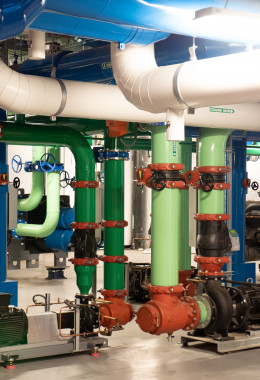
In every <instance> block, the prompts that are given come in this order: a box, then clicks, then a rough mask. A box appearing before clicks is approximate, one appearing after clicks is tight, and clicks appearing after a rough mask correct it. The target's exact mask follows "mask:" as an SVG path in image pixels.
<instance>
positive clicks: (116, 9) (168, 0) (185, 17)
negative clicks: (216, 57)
mask: <svg viewBox="0 0 260 380" xmlns="http://www.w3.org/2000/svg"><path fill="white" fill-rule="evenodd" d="M226 6H227V8H230V9H236V10H243V11H249V12H256V13H260V2H259V1H255V0H237V1H232V0H230V1H228V2H227V1H226V0H211V1H210V0H199V1H196V0H187V1H183V0H146V1H140V0H127V1H122V0H99V1H97V0H77V1H75V0H63V1H57V0H46V2H45V9H47V10H49V11H53V12H57V13H60V14H63V15H73V16H77V17H83V18H89V19H94V20H100V21H105V22H111V23H115V24H121V25H128V26H138V27H140V28H148V29H153V30H160V31H164V32H168V33H177V34H183V35H190V36H198V37H202V38H207V37H208V36H209V35H208V34H207V35H201V34H198V33H197V30H196V25H194V23H193V22H192V19H193V18H194V12H195V11H196V10H199V9H202V8H207V7H221V8H225V7H226ZM209 32H210V31H207V32H204V33H209ZM201 33H203V32H201ZM216 38H217V36H216Z"/></svg>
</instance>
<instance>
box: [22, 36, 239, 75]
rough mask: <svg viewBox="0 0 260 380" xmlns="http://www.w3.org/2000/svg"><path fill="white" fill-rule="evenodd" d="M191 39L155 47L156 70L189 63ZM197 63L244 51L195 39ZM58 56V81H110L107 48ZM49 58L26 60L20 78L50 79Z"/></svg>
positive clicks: (174, 39) (171, 40)
mask: <svg viewBox="0 0 260 380" xmlns="http://www.w3.org/2000/svg"><path fill="white" fill-rule="evenodd" d="M192 43H193V41H192V38H191V37H187V36H180V35H171V36H170V37H168V38H167V39H166V40H163V41H160V42H157V43H155V58H156V61H157V64H158V65H159V66H165V65H171V64H177V63H181V62H185V61H188V60H189V47H190V46H192ZM196 45H197V46H198V48H197V50H196V54H197V57H198V59H204V58H210V57H216V56H219V55H225V54H232V53H238V52H241V51H244V50H245V49H246V47H245V46H234V45H233V46H230V45H229V44H228V43H225V42H216V41H210V40H204V39H196ZM60 54H61V53H59V54H58V55H57V56H56V57H58V59H56V57H54V65H55V66H56V67H57V71H56V76H57V78H61V79H71V80H79V81H84V82H106V81H110V80H112V79H113V72H112V68H111V63H110V46H109V44H108V45H106V46H102V47H98V48H94V49H88V50H84V51H82V52H79V53H69V52H67V54H65V53H64V52H62V54H63V56H60ZM51 70H52V58H51V57H48V58H46V59H45V60H42V61H31V60H27V61H25V62H23V63H22V64H21V65H20V68H19V71H20V72H22V73H24V74H31V75H41V76H45V77H50V75H51Z"/></svg>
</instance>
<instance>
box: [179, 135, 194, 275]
mask: <svg viewBox="0 0 260 380" xmlns="http://www.w3.org/2000/svg"><path fill="white" fill-rule="evenodd" d="M176 144H177V145H179V147H180V161H179V162H180V163H182V164H184V171H183V172H185V171H186V170H191V158H192V139H191V138H186V140H185V142H184V143H182V142H180V143H178V142H177V143H176ZM180 202H181V212H180V215H179V223H180V232H181V234H180V235H179V236H178V239H180V250H179V269H180V270H190V269H191V248H190V246H189V190H181V191H180Z"/></svg>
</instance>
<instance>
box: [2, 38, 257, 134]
mask: <svg viewBox="0 0 260 380" xmlns="http://www.w3.org/2000/svg"><path fill="white" fill-rule="evenodd" d="M114 48H115V49H116V47H115V46H114V45H113V47H112V49H114ZM143 49H145V51H147V50H149V49H151V47H149V46H148V47H145V48H142V49H141V48H140V49H138V48H133V47H131V46H130V47H129V48H128V47H127V48H126V50H125V52H127V54H128V52H129V51H131V56H132V58H134V57H133V55H132V53H133V51H136V54H137V53H138V51H139V52H141V51H143ZM115 53H116V57H114V64H115V65H116V67H115V68H114V70H115V71H116V72H117V76H118V77H120V80H119V79H118V82H119V86H120V87H121V88H122V89H123V91H124V92H125V94H126V96H130V97H131V99H132V96H131V95H130V93H131V91H132V90H131V89H132V86H133V87H134V88H135V89H136V86H135V84H134V83H133V80H132V78H131V76H130V71H131V68H129V64H128V63H127V62H125V59H124V63H126V64H127V66H126V69H125V73H124V75H121V74H123V67H122V65H121V64H122V60H121V59H122V58H123V57H124V56H122V55H121V53H123V52H122V51H119V50H116V51H115ZM118 54H120V60H118V59H117V57H118V56H117V55H118ZM149 56H150V57H151V59H153V61H154V57H153V55H152V54H151V52H150V55H149ZM240 58H241V59H242V58H243V59H242V60H243V64H241V65H240ZM115 59H116V63H115ZM143 59H145V55H144V54H143ZM229 59H231V60H232V62H233V64H234V67H232V66H231V65H230V68H229V75H228V74H227V72H226V71H225V70H226V69H225V70H224V71H223V73H222V71H221V70H220V69H218V68H216V74H215V71H214V70H213V66H214V65H213V64H212V62H215V63H216V62H217V64H219V65H222V64H221V62H223V61H225V62H226V61H228V60H229ZM259 60H260V56H259V51H253V52H246V53H239V54H233V55H232V56H224V57H219V58H210V59H205V60H203V61H192V62H186V63H184V64H183V65H174V66H167V67H159V68H157V69H156V67H157V66H156V67H155V70H154V72H156V74H154V75H153V71H152V70H151V71H149V72H150V74H151V78H150V79H149V83H148V82H147V79H148V78H147V74H145V70H146V69H147V66H144V65H143V63H142V62H140V56H139V55H136V57H135V59H134V60H133V61H132V65H133V66H134V67H135V65H137V62H138V65H140V67H141V65H142V68H141V69H140V68H139V73H140V75H136V74H137V70H134V71H133V72H132V73H133V75H134V76H135V77H136V76H137V78H136V79H137V80H138V82H139V83H140V93H136V92H135V95H136V98H135V99H133V101H134V102H135V103H136V104H138V105H139V106H141V107H143V103H144V105H145V107H148V108H149V109H151V110H152V111H153V112H161V113H157V114H156V113H152V112H147V111H143V110H140V109H138V108H136V107H135V106H134V105H133V104H131V103H130V102H129V101H127V100H126V98H125V96H124V95H123V94H122V92H121V91H120V89H119V88H118V87H117V86H111V85H107V84H98V83H84V82H76V81H69V80H61V79H55V78H43V77H37V76H31V75H26V74H20V73H17V72H15V71H13V70H12V69H10V68H9V67H8V66H6V65H5V64H4V63H3V62H1V61H0V108H3V109H5V110H8V111H12V112H15V113H18V114H19V113H23V114H32V115H45V116H53V115H56V116H57V115H59V116H64V117H77V118H89V119H98V120H101V119H103V120H119V121H132V122H141V123H142V122H143V123H152V122H164V121H166V115H165V110H166V107H168V106H169V105H170V106H171V107H173V106H176V107H187V106H185V105H184V104H182V103H179V102H178V100H177V98H176V96H175V94H174V91H173V72H175V71H176V70H177V69H176V68H178V67H180V69H179V71H178V72H179V74H178V77H179V75H180V74H181V73H182V70H184V68H185V66H186V65H187V67H188V68H189V70H188V71H189V73H188V74H189V75H190V79H191V82H189V83H188V81H187V80H186V79H185V78H184V79H183V75H182V81H181V83H180V80H179V79H178V81H177V84H178V88H179V90H178V91H179V93H180V94H181V96H182V97H183V100H184V101H185V102H186V103H187V104H188V105H189V106H190V107H193V106H195V104H194V103H196V105H197V106H200V107H202V106H203V104H204V103H207V104H205V106H204V108H199V109H198V110H196V111H195V114H188V113H187V112H186V113H185V125H188V126H202V127H203V126H206V127H218V128H231V129H242V130H244V129H246V130H256V131H258V130H260V122H259V120H260V107H259V105H258V104H257V103H255V104H253V103H250V104H240V105H237V104H231V105H230V103H232V102H233V103H239V102H240V103H241V102H254V101H255V102H257V101H260V91H258V90H257V88H260V83H259V80H258V78H259V73H258V72H257V65H258V62H259ZM119 61H120V62H119ZM154 62H155V61H154ZM207 62H208V63H209V68H208V69H207V65H206V63H207ZM119 63H121V64H120V65H119ZM154 64H155V63H154ZM194 65H195V66H194ZM197 65H198V66H200V65H202V66H203V69H204V71H203V70H202V69H201V70H200V78H198V77H197V73H196V71H197V67H198V66H197ZM224 66H225V65H222V69H223V68H224ZM151 67H152V65H151V64H149V68H151ZM193 67H196V70H195V69H194V70H193V69H192V68H193ZM210 68H211V69H212V70H213V71H212V72H211V76H210V73H209V71H210ZM117 70H118V71H117ZM185 70H186V69H185ZM186 71H187V70H186ZM191 71H193V73H194V76H193V77H191ZM160 73H162V78H160V75H159V74H160ZM217 73H218V75H217ZM234 73H236V75H235V74H234ZM167 76H168V79H166V77H167ZM229 76H230V77H229ZM141 77H143V79H142V80H141ZM155 77H157V80H158V82H157V84H156V86H155V80H154V79H155ZM222 77H224V78H225V79H223V78H222ZM127 78H128V79H129V80H127ZM205 78H206V79H205ZM170 81H171V83H170ZM220 82H221V83H222V85H223V88H222V89H221V86H220ZM145 83H146V84H147V86H146V85H145ZM180 84H181V86H180ZM229 86H233V90H229ZM214 88H216V90H215V91H214ZM141 91H144V93H145V94H146V96H147V94H149V99H144V100H143V93H142V94H141ZM189 91H190V93H191V95H189V94H188V92H189ZM207 91H208V95H209V96H208V97H207ZM150 95H151V96H150ZM196 96H197V98H196ZM140 97H141V99H140ZM209 99H211V101H212V102H213V101H214V102H215V103H218V104H222V105H223V104H225V103H224V101H225V102H227V103H226V104H227V105H226V106H225V107H223V106H220V107H218V108H217V109H213V110H211V108H206V106H207V105H210V102H209ZM141 100H142V102H143V103H142V102H141ZM157 101H158V105H157ZM154 103H155V104H154ZM211 106H213V104H211ZM160 110H161V111H160ZM218 110H219V111H218Z"/></svg>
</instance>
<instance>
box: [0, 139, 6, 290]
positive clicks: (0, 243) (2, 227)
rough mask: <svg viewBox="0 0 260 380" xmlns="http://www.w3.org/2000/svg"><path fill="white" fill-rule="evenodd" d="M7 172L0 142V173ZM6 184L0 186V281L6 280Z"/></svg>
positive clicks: (4, 146) (2, 145)
mask: <svg viewBox="0 0 260 380" xmlns="http://www.w3.org/2000/svg"><path fill="white" fill-rule="evenodd" d="M7 173H8V166H7V165H6V144H4V143H0V175H1V174H7ZM7 193H8V185H5V186H0V211H1V212H0V283H1V282H3V281H6V244H7V243H6V231H7V214H6V213H7V209H6V207H7Z"/></svg>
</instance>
